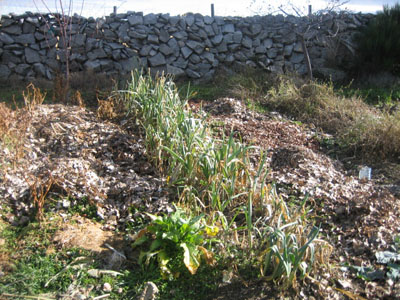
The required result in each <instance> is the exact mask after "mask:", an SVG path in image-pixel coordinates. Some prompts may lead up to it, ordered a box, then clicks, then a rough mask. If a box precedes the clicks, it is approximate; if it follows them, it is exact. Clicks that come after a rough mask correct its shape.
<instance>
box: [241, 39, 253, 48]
mask: <svg viewBox="0 0 400 300" xmlns="http://www.w3.org/2000/svg"><path fill="white" fill-rule="evenodd" d="M242 45H243V47H246V48H251V47H253V41H252V40H251V39H250V38H249V37H247V36H246V37H244V38H243V39H242Z"/></svg>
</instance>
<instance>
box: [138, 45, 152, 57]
mask: <svg viewBox="0 0 400 300" xmlns="http://www.w3.org/2000/svg"><path fill="white" fill-rule="evenodd" d="M152 49H153V47H152V46H151V45H144V46H143V47H142V49H140V52H139V53H140V55H141V56H147V55H149V53H150V51H151V50H152Z"/></svg>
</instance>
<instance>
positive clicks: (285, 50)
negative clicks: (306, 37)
mask: <svg viewBox="0 0 400 300" xmlns="http://www.w3.org/2000/svg"><path fill="white" fill-rule="evenodd" d="M292 52H293V45H286V46H285V48H283V55H284V56H285V57H289V56H290V55H292Z"/></svg>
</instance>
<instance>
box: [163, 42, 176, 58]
mask: <svg viewBox="0 0 400 300" xmlns="http://www.w3.org/2000/svg"><path fill="white" fill-rule="evenodd" d="M160 52H161V53H162V54H164V55H165V56H168V55H171V54H172V53H174V51H173V50H172V49H171V48H170V47H169V46H167V45H166V44H161V45H160Z"/></svg>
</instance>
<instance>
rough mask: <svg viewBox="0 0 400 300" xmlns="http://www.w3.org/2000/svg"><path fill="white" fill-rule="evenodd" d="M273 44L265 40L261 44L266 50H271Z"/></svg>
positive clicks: (270, 40) (269, 40)
mask: <svg viewBox="0 0 400 300" xmlns="http://www.w3.org/2000/svg"><path fill="white" fill-rule="evenodd" d="M273 44H274V42H273V41H272V39H266V40H265V41H264V42H263V45H264V47H265V48H267V49H270V48H272V45H273Z"/></svg>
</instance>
